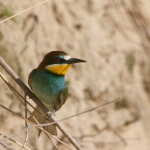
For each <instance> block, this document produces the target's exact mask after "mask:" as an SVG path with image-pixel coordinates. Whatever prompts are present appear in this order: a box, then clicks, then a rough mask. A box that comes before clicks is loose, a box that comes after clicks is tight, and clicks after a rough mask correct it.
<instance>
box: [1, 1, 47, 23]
mask: <svg viewBox="0 0 150 150" xmlns="http://www.w3.org/2000/svg"><path fill="white" fill-rule="evenodd" d="M48 1H49V0H46V1H44V2H41V3H39V4H37V5H34V6H32V7H30V8H28V9H26V10H24V11H22V12H20V13H17V14H15V15H13V16H11V17H9V18H7V19H5V20H2V21H0V24H1V23H3V22H5V21H7V20H10V19H12V18H14V17H16V16H18V15H20V14H22V13H24V12H26V11H28V10H31V9H33V8H35V7H37V6H39V5H41V4H44V3H46V2H48Z"/></svg>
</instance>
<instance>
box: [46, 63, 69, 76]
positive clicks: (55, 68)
mask: <svg viewBox="0 0 150 150" xmlns="http://www.w3.org/2000/svg"><path fill="white" fill-rule="evenodd" d="M70 66H71V65H68V64H62V65H60V64H54V65H48V66H46V67H45V69H47V70H49V71H50V72H52V73H55V74H58V75H65V74H66V72H67V71H68V69H69V68H70Z"/></svg>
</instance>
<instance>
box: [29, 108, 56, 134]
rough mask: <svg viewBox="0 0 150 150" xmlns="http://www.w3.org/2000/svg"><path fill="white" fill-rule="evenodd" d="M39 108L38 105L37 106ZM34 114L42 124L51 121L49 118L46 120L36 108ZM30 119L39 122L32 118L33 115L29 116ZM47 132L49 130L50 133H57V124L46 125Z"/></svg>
mask: <svg viewBox="0 0 150 150" xmlns="http://www.w3.org/2000/svg"><path fill="white" fill-rule="evenodd" d="M36 108H37V107H36ZM32 115H33V116H34V117H35V118H36V119H37V121H38V122H39V123H40V124H45V123H50V122H49V121H48V120H46V119H45V118H44V117H42V116H41V115H40V114H39V113H38V112H37V111H36V110H34V111H33V112H32ZM28 120H30V121H31V122H33V123H35V124H37V123H36V122H35V120H34V119H33V118H32V116H30V117H29V118H28ZM43 128H44V129H45V130H46V131H47V132H49V133H50V134H52V135H57V130H56V126H55V125H49V126H45V127H43ZM40 131H41V130H40ZM39 135H40V132H39Z"/></svg>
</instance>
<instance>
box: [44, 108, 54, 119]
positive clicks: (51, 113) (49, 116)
mask: <svg viewBox="0 0 150 150" xmlns="http://www.w3.org/2000/svg"><path fill="white" fill-rule="evenodd" d="M55 112H56V111H55V109H54V111H53V112H50V111H49V112H47V114H46V116H47V117H48V119H51V118H52V116H54V115H55Z"/></svg>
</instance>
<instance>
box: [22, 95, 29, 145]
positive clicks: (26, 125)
mask: <svg viewBox="0 0 150 150" xmlns="http://www.w3.org/2000/svg"><path fill="white" fill-rule="evenodd" d="M24 100H25V107H26V108H27V100H26V93H25V96H24ZM26 108H25V118H26V119H27V110H26ZM25 127H26V128H27V127H28V124H27V122H26V121H25ZM27 140H28V130H27V131H26V139H25V142H24V144H23V146H25V145H26V143H27Z"/></svg>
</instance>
